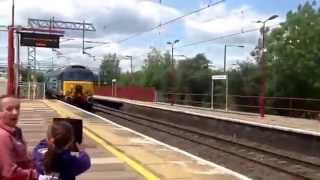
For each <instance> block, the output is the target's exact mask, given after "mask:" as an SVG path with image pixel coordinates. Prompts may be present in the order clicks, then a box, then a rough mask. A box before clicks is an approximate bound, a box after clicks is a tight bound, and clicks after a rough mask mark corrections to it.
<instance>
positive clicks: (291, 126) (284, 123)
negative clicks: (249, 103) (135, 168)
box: [94, 96, 320, 136]
mask: <svg viewBox="0 0 320 180" xmlns="http://www.w3.org/2000/svg"><path fill="white" fill-rule="evenodd" d="M94 99H100V100H107V101H112V102H119V103H128V104H134V105H138V106H145V107H151V108H158V109H162V110H169V111H174V112H181V113H186V114H191V115H197V116H202V117H209V118H215V119H219V120H225V121H231V122H238V123H243V124H250V125H254V126H261V127H266V128H273V129H279V130H283V131H289V132H295V133H301V134H309V135H314V136H320V121H318V120H310V119H303V118H292V117H284V116H275V115H268V114H266V115H265V117H263V118H261V117H260V115H259V114H254V113H241V112H233V111H231V112H223V111H216V110H214V111H213V110H211V109H206V108H197V107H192V106H182V105H176V104H174V105H170V104H167V103H157V102H144V101H136V100H129V99H122V98H116V97H109V96H94Z"/></svg>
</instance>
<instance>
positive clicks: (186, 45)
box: [175, 24, 279, 49]
mask: <svg viewBox="0 0 320 180" xmlns="http://www.w3.org/2000/svg"><path fill="white" fill-rule="evenodd" d="M278 25H279V24H276V25H272V26H269V27H274V26H278ZM259 30H260V28H254V29H247V30H241V32H237V33H231V34H226V35H222V36H217V37H214V38H211V39H207V40H202V41H196V42H192V43H189V44H185V45H182V46H178V47H175V49H180V48H185V47H189V46H195V45H199V44H204V43H208V42H212V41H216V40H219V39H225V38H230V37H233V36H238V35H241V34H246V33H250V32H255V31H259Z"/></svg>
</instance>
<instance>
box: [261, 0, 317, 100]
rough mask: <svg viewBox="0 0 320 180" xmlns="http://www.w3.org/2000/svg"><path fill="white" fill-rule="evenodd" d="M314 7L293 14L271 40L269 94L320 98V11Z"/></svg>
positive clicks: (301, 6)
mask: <svg viewBox="0 0 320 180" xmlns="http://www.w3.org/2000/svg"><path fill="white" fill-rule="evenodd" d="M313 5H315V2H314V3H313ZM313 5H311V4H310V3H309V2H307V3H305V4H304V5H300V6H299V7H298V9H297V11H295V12H293V11H289V12H288V13H287V20H286V22H284V23H283V24H281V27H280V28H277V29H275V30H274V31H273V32H272V33H271V35H270V37H268V43H267V48H268V53H267V56H268V66H269V70H270V72H269V75H271V77H270V82H269V89H268V90H269V95H272V96H286V97H315V98H320V78H319V77H320V36H319V32H320V11H319V10H316V9H315V8H314V7H313Z"/></svg>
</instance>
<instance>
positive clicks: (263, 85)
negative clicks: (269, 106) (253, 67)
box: [257, 15, 279, 117]
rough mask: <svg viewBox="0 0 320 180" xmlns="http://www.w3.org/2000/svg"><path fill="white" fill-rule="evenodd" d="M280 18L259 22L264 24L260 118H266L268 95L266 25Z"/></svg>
mask: <svg viewBox="0 0 320 180" xmlns="http://www.w3.org/2000/svg"><path fill="white" fill-rule="evenodd" d="M277 17H279V16H278V15H273V16H270V17H269V18H268V19H266V20H264V21H260V20H259V21H257V23H262V27H261V29H260V32H261V34H262V51H261V53H262V54H261V59H260V66H261V71H262V80H261V93H260V96H259V113H260V117H264V114H265V93H266V87H267V82H266V78H267V66H266V60H265V52H266V49H265V40H266V37H265V36H266V32H267V29H266V23H267V22H268V21H270V20H273V19H276V18H277Z"/></svg>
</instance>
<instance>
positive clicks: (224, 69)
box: [223, 44, 244, 111]
mask: <svg viewBox="0 0 320 180" xmlns="http://www.w3.org/2000/svg"><path fill="white" fill-rule="evenodd" d="M227 47H238V48H244V46H242V45H234V44H225V45H224V61H223V72H224V74H225V75H227V73H226V72H227ZM225 91H226V108H225V110H226V111H228V76H226V90H225Z"/></svg>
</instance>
